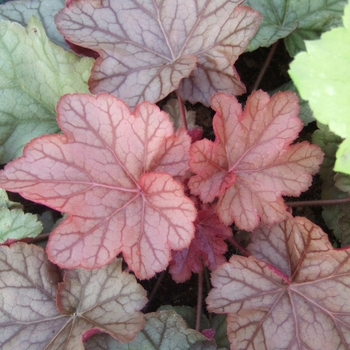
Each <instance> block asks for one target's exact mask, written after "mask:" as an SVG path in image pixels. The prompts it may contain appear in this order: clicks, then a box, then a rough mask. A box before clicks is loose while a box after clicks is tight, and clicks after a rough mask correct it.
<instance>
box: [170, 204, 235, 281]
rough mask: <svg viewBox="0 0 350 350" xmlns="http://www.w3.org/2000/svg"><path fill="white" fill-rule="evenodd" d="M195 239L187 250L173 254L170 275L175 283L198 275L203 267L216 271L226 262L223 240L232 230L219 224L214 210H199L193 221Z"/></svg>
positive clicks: (225, 249)
mask: <svg viewBox="0 0 350 350" xmlns="http://www.w3.org/2000/svg"><path fill="white" fill-rule="evenodd" d="M194 224H195V226H196V233H195V237H194V239H193V240H192V242H191V245H190V246H189V247H188V248H185V249H183V250H180V251H176V252H173V260H172V261H171V263H170V270H169V271H170V273H171V275H172V278H173V280H174V281H176V282H178V283H179V282H185V281H186V280H188V279H189V278H190V277H191V273H192V272H194V273H199V272H200V271H202V269H203V266H207V267H208V268H209V269H210V270H214V269H216V268H217V267H218V266H219V265H220V264H223V263H224V262H226V259H225V257H224V256H223V254H225V253H226V251H227V245H226V243H225V242H224V240H225V239H227V238H228V237H230V236H231V235H232V230H231V229H230V228H229V227H227V226H226V225H224V224H223V223H222V222H220V220H219V218H218V216H217V215H216V212H215V210H214V209H206V210H200V211H199V212H198V216H197V219H196V221H195V223H194Z"/></svg>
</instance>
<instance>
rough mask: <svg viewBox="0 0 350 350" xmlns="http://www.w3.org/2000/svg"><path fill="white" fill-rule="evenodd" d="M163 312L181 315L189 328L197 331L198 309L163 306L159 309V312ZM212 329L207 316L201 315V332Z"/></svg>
mask: <svg viewBox="0 0 350 350" xmlns="http://www.w3.org/2000/svg"><path fill="white" fill-rule="evenodd" d="M161 310H173V311H175V312H176V313H177V314H179V315H180V316H181V317H182V318H183V320H184V321H185V322H186V324H187V327H189V328H192V329H195V328H196V309H195V308H193V307H190V306H171V305H163V306H161V307H159V308H158V310H157V311H161ZM208 328H210V324H209V321H208V319H207V318H206V317H205V315H203V314H201V324H200V330H201V331H202V330H203V329H208Z"/></svg>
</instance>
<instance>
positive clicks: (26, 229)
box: [0, 188, 43, 244]
mask: <svg viewBox="0 0 350 350" xmlns="http://www.w3.org/2000/svg"><path fill="white" fill-rule="evenodd" d="M20 207H21V205H20V204H19V203H15V202H11V201H10V200H9V199H8V196H7V193H6V191H5V190H3V189H1V188H0V244H1V243H3V242H5V241H6V240H8V239H14V240H19V239H23V238H27V237H36V236H37V235H38V234H39V233H40V232H41V231H42V228H43V227H42V224H41V222H40V221H38V217H37V216H36V215H33V214H24V212H23V210H21V209H19V208H20Z"/></svg>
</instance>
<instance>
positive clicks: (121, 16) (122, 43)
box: [55, 0, 261, 106]
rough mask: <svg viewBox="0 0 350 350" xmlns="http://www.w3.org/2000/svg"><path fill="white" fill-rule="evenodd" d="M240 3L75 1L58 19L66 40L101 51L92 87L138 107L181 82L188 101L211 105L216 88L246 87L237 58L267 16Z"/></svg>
mask: <svg viewBox="0 0 350 350" xmlns="http://www.w3.org/2000/svg"><path fill="white" fill-rule="evenodd" d="M241 2H242V0H234V1H232V0H220V1H218V0H215V1H214V0H212V1H210V0H209V1H197V0H177V1H173V0H165V1H161V2H159V1H158V2H155V1H153V2H151V1H148V2H144V1H140V0H123V1H111V0H99V1H80V0H75V1H74V0H72V1H69V2H68V3H67V7H66V8H65V9H63V10H61V11H60V12H59V13H58V14H57V15H56V17H55V22H56V24H57V27H58V28H59V30H60V32H61V33H62V34H63V35H64V36H65V38H66V39H67V40H69V41H70V42H72V43H74V44H76V45H78V46H83V47H86V48H89V49H91V50H93V51H96V52H98V54H99V55H100V58H98V59H97V60H96V63H95V65H94V67H93V69H92V75H91V77H90V81H89V85H90V88H91V91H92V92H93V93H98V92H103V91H106V92H110V93H113V94H115V95H116V96H118V97H119V98H122V99H123V100H125V101H126V103H127V104H128V105H129V106H135V105H136V104H137V103H140V102H142V101H144V100H148V101H151V102H156V101H159V100H161V99H162V98H164V97H166V96H167V95H168V94H169V93H170V92H171V91H174V90H175V89H177V88H179V93H180V94H181V95H182V97H183V98H184V99H186V100H187V99H188V100H189V101H190V102H192V103H195V102H202V103H203V104H205V105H209V99H210V96H211V95H212V94H213V93H215V92H218V91H224V92H227V93H232V94H236V95H237V94H241V93H243V92H245V87H244V85H243V84H242V83H241V81H240V79H239V77H238V74H237V72H236V71H235V70H234V68H233V64H234V62H235V61H236V60H237V58H238V56H239V55H240V54H241V53H242V52H243V51H244V49H245V47H246V46H247V44H248V42H249V39H250V38H251V37H252V36H253V35H254V34H255V32H256V31H257V29H258V27H259V24H260V22H261V16H260V14H259V13H258V12H256V11H254V10H253V9H251V8H250V7H246V6H238V5H239V4H240V3H241ZM197 63H198V64H197ZM196 67H197V68H196ZM188 77H189V78H188ZM181 81H182V83H181V85H180V82H181ZM140 82H142V83H140ZM179 86H180V87H179Z"/></svg>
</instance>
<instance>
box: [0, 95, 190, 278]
mask: <svg viewBox="0 0 350 350" xmlns="http://www.w3.org/2000/svg"><path fill="white" fill-rule="evenodd" d="M57 110H58V122H59V124H60V126H61V128H62V130H63V131H64V135H50V136H43V137H41V138H38V139H35V140H33V141H32V142H30V143H29V144H28V145H27V146H26V148H25V151H24V156H23V157H21V158H18V159H17V160H15V161H13V162H12V163H10V164H8V165H7V166H6V168H5V171H2V172H1V173H0V185H1V186H2V187H3V188H5V189H7V190H10V191H15V192H19V193H21V194H22V195H23V196H24V197H25V198H28V199H30V200H33V201H36V202H38V203H42V204H45V205H48V206H51V207H52V208H54V209H56V210H59V211H62V212H65V213H68V214H69V216H68V218H67V219H65V220H64V221H63V222H62V223H61V224H60V225H59V226H58V227H57V228H56V229H55V230H54V231H53V232H52V234H51V235H50V241H49V243H48V246H47V249H48V254H49V257H50V259H51V260H52V261H53V262H55V263H57V264H58V265H59V266H61V267H66V268H74V267H77V266H82V267H85V268H89V269H92V268H97V267H100V266H103V265H104V264H107V263H108V262H110V261H112V260H113V259H114V258H115V257H116V256H117V255H118V254H119V253H120V252H122V253H123V255H124V257H125V259H126V261H127V263H128V264H129V266H130V268H131V269H132V270H134V271H135V273H136V275H137V276H138V277H139V278H150V277H152V276H153V275H154V274H155V273H156V272H157V271H161V270H164V269H165V268H166V267H167V265H168V262H169V260H170V258H171V249H173V250H180V249H183V248H185V247H188V245H189V244H190V241H191V239H192V238H193V235H194V226H193V223H192V222H193V221H194V220H195V216H196V210H195V208H194V205H193V204H192V202H191V200H190V199H189V198H187V197H186V196H185V195H184V193H183V187H182V186H181V185H180V184H179V183H178V182H176V181H175V180H174V179H173V178H172V176H171V175H173V176H179V175H180V176H181V175H184V174H185V173H186V171H187V169H188V165H187V164H188V158H189V147H190V142H191V140H190V137H189V136H188V135H187V134H186V132H185V130H183V129H179V130H178V131H177V132H176V133H175V134H173V126H172V124H171V122H170V120H169V118H168V116H167V115H166V114H165V113H164V112H161V111H160V110H159V109H158V107H157V106H155V105H151V104H150V103H148V102H144V103H142V104H140V105H138V106H137V107H136V108H135V110H134V112H133V114H131V113H130V111H129V109H128V107H127V106H126V105H125V104H124V103H123V102H122V101H120V100H118V99H116V98H115V97H113V96H111V95H108V94H101V95H99V96H98V97H97V98H95V97H93V96H89V95H83V94H74V95H65V96H64V97H62V98H61V100H60V101H59V104H58V107H57Z"/></svg>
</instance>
